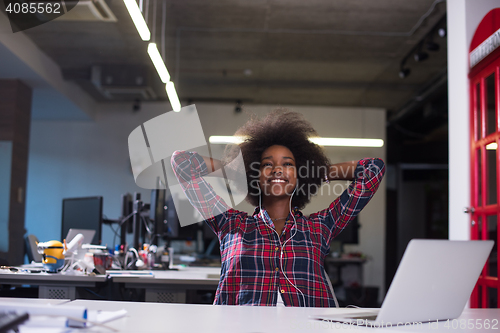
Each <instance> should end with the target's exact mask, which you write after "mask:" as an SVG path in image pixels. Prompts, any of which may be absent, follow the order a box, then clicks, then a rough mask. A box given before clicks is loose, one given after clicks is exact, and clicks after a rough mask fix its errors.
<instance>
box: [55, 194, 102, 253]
mask: <svg viewBox="0 0 500 333" xmlns="http://www.w3.org/2000/svg"><path fill="white" fill-rule="evenodd" d="M69 229H91V230H95V232H96V234H95V236H94V239H93V241H92V243H91V244H95V245H99V244H101V229H102V197H84V198H66V199H63V207H62V225H61V240H62V239H64V238H66V236H67V234H68V231H69ZM67 241H71V239H70V240H67ZM87 241H88V240H85V242H87Z"/></svg>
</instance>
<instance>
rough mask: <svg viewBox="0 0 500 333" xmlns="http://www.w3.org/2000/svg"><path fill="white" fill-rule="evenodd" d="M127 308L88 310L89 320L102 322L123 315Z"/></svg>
mask: <svg viewBox="0 0 500 333" xmlns="http://www.w3.org/2000/svg"><path fill="white" fill-rule="evenodd" d="M126 314H127V310H125V309H122V310H118V311H89V321H91V322H96V323H100V324H104V323H107V322H110V321H112V320H115V319H119V318H121V317H125V315H126Z"/></svg>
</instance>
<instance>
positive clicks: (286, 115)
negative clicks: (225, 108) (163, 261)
mask: <svg viewBox="0 0 500 333" xmlns="http://www.w3.org/2000/svg"><path fill="white" fill-rule="evenodd" d="M235 135H237V136H243V137H244V138H245V140H244V142H243V143H241V144H240V145H239V149H241V153H242V155H243V159H244V164H245V171H246V177H247V183H248V195H247V198H246V199H247V201H248V202H250V203H251V204H252V205H254V206H256V208H255V211H254V213H253V214H251V215H249V214H247V213H245V212H241V211H237V210H234V209H230V208H229V207H228V206H227V205H226V203H225V202H224V201H223V200H222V198H221V197H219V196H218V195H217V194H216V193H214V191H213V189H212V187H211V186H210V185H209V184H208V183H207V182H206V181H205V180H204V179H203V176H204V175H206V174H208V173H209V172H211V171H213V170H216V169H218V168H221V166H222V163H221V162H220V161H216V160H212V159H210V158H207V157H202V156H200V155H198V154H197V153H192V152H184V151H178V152H176V153H175V154H174V155H173V156H172V167H173V169H174V172H175V174H176V176H177V178H178V180H179V183H180V184H181V186H182V187H183V189H184V192H185V193H186V195H187V197H188V198H189V200H190V202H191V204H192V205H193V206H194V207H195V208H196V209H197V210H198V211H199V212H200V213H201V214H202V216H203V217H204V218H206V222H207V223H208V224H209V226H210V227H211V229H212V230H213V231H214V232H215V233H216V234H217V236H218V238H219V241H220V251H221V260H222V267H221V277H220V281H219V286H218V288H217V292H216V295H215V301H214V304H227V305H237V304H240V305H270V306H276V305H281V304H284V305H286V306H310V307H332V306H335V303H334V298H333V295H332V292H331V291H330V288H329V284H328V280H327V279H328V277H327V276H326V274H325V271H324V267H323V264H324V259H325V257H326V256H327V255H328V253H329V250H330V242H331V241H332V239H333V238H335V236H336V235H338V234H339V233H340V232H341V231H342V229H344V227H345V226H346V225H347V224H348V223H349V222H350V221H351V220H352V219H354V217H355V216H356V215H357V214H358V213H359V212H360V211H361V209H363V207H364V206H365V205H366V204H367V203H368V201H370V199H371V198H372V196H373V195H374V193H375V192H376V190H377V188H378V186H379V184H380V182H381V180H382V177H383V175H384V172H385V166H384V162H383V161H382V160H380V159H377V158H366V159H362V160H360V161H356V162H346V163H341V164H330V163H329V161H328V158H327V157H326V156H325V155H324V153H323V151H322V149H321V147H320V146H318V145H316V144H314V143H312V142H311V141H309V138H310V137H311V136H316V132H315V131H314V129H313V128H312V126H311V125H310V124H309V123H308V122H307V121H305V120H304V118H303V117H302V116H301V115H300V114H298V113H294V112H289V111H286V110H276V111H274V112H272V113H270V114H269V115H268V116H267V117H265V118H264V119H262V120H259V119H252V120H250V121H249V122H247V124H245V125H244V126H243V127H242V128H240V129H239V130H238V131H237V132H236V134H235ZM237 151H238V150H235V149H232V150H229V152H228V160H231V158H232V157H234V155H235V154H236V153H237ZM209 169H210V170H211V171H209ZM342 179H346V180H352V183H351V184H350V185H349V187H348V188H347V189H346V190H345V191H344V192H343V193H342V194H341V195H340V197H338V198H336V199H335V200H334V201H333V202H332V203H331V204H330V205H329V206H328V207H327V208H326V209H324V210H322V211H319V212H317V213H314V214H311V215H310V216H304V215H303V214H302V213H301V211H300V210H299V209H302V208H303V207H304V206H305V205H306V204H307V203H308V202H309V201H310V199H311V196H313V195H316V194H317V192H318V190H319V188H320V186H321V184H322V182H323V181H325V182H329V181H331V180H342Z"/></svg>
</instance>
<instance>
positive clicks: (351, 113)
mask: <svg viewBox="0 0 500 333" xmlns="http://www.w3.org/2000/svg"><path fill="white" fill-rule="evenodd" d="M273 108H274V107H273V106H249V107H247V108H245V112H254V113H256V114H259V115H262V114H265V113H267V112H268V111H270V110H272V109H273ZM290 109H292V110H294V111H297V112H300V113H302V114H304V115H305V116H306V118H307V119H308V120H309V121H310V122H311V123H312V124H313V126H314V127H315V128H316V129H317V131H318V133H319V135H321V136H336V137H361V138H380V139H384V140H385V111H384V110H381V109H362V108H333V107H291V108H290ZM169 110H170V105H169V104H168V103H144V104H143V106H142V110H141V111H140V112H137V113H133V112H132V107H131V104H120V105H116V104H112V105H110V104H103V105H99V106H98V109H97V110H96V111H97V112H96V117H95V121H41V120H34V121H33V122H32V129H31V137H30V156H29V169H28V185H27V202H26V228H27V230H28V233H32V234H35V235H37V236H38V238H39V239H40V240H41V241H46V240H50V239H59V237H60V224H61V205H62V199H63V198H66V197H79V196H94V195H102V196H103V197H104V207H103V210H104V214H105V215H106V216H107V217H108V218H110V219H113V218H117V217H118V216H119V214H120V196H121V194H123V193H126V192H130V193H133V192H135V191H137V192H141V193H142V196H143V198H144V201H145V202H149V193H150V192H149V191H148V190H144V189H141V188H139V187H137V185H135V183H134V179H133V175H132V172H131V169H130V162H129V156H128V146H127V144H128V143H127V139H128V135H129V134H130V132H131V131H132V130H133V129H134V128H136V127H137V126H139V125H141V124H142V123H144V122H145V121H147V120H149V119H151V118H153V117H155V116H157V115H160V114H162V113H164V112H166V111H169ZM197 110H198V113H199V115H200V119H201V122H202V124H203V127H204V131H205V135H206V137H207V138H208V136H210V135H232V134H233V133H234V132H235V130H236V129H237V128H238V127H239V126H240V125H242V124H243V123H244V122H245V121H246V120H247V119H248V116H247V114H245V112H244V113H240V114H235V113H234V105H233V104H197ZM212 149H215V150H216V149H223V146H218V147H213V148H212ZM326 153H327V155H328V157H329V158H330V159H331V161H332V162H334V163H335V162H341V161H347V160H357V159H360V158H362V157H381V158H382V159H384V158H385V148H384V147H383V148H334V147H328V148H326ZM341 185H342V186H340V185H337V186H336V187H334V186H335V184H331V185H330V186H331V187H332V189H335V190H336V192H337V194H340V193H341V190H340V188H341V187H342V189H343V188H345V183H344V182H343V183H341ZM332 192H333V191H332ZM334 197H336V196H326V195H325V196H319V197H316V198H314V199H313V201H312V202H311V204H310V205H309V206H307V207H306V209H305V210H304V213H306V214H309V213H312V212H315V211H318V210H320V209H324V208H325V207H326V206H328V204H329V203H330V202H331V201H332V200H333V198H334ZM238 208H240V209H242V210H247V211H253V208H252V207H250V206H249V205H248V204H244V205H241V206H239V207H238ZM359 219H360V223H361V224H362V227H361V229H360V240H361V243H360V245H357V246H354V245H353V246H350V247H348V248H347V250H352V251H354V250H356V251H362V252H364V253H366V254H368V255H369V256H370V258H371V260H370V261H369V262H368V263H367V264H366V265H365V271H364V282H365V284H367V285H371V286H378V287H379V288H380V290H381V291H383V290H384V285H383V281H384V257H385V252H384V251H385V246H384V244H385V182H382V184H381V186H380V189H379V191H378V193H377V194H376V195H375V197H374V198H373V200H372V202H371V203H370V204H368V206H367V207H366V208H365V209H364V210H363V212H362V213H361V214H360V218H359ZM113 241H114V240H113V234H112V231H111V230H110V229H109V228H108V227H105V228H104V230H103V242H104V243H105V244H108V245H109V246H111V245H112V244H113ZM116 241H117V242H119V239H117V240H116ZM381 296H382V295H381Z"/></svg>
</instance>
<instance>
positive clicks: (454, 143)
mask: <svg viewBox="0 0 500 333" xmlns="http://www.w3.org/2000/svg"><path fill="white" fill-rule="evenodd" d="M496 7H500V2H499V1H498V0H453V1H447V2H446V9H447V24H448V103H449V104H448V105H449V109H448V119H449V125H448V126H449V127H448V128H449V134H448V138H449V179H450V182H449V193H450V198H449V202H450V206H449V214H450V215H449V216H450V220H449V221H450V222H449V229H450V230H449V232H450V233H449V235H450V236H449V238H450V239H457V240H460V239H470V216H469V215H468V214H464V213H463V210H464V208H465V207H469V206H470V136H469V80H468V78H467V74H468V64H469V62H468V56H469V47H470V42H471V40H472V37H473V35H474V32H475V31H476V28H477V26H478V25H479V23H480V22H481V20H482V19H483V17H484V16H485V15H486V14H487V13H488V12H489V11H490V10H491V9H493V8H496ZM464 133H467V135H464Z"/></svg>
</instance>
